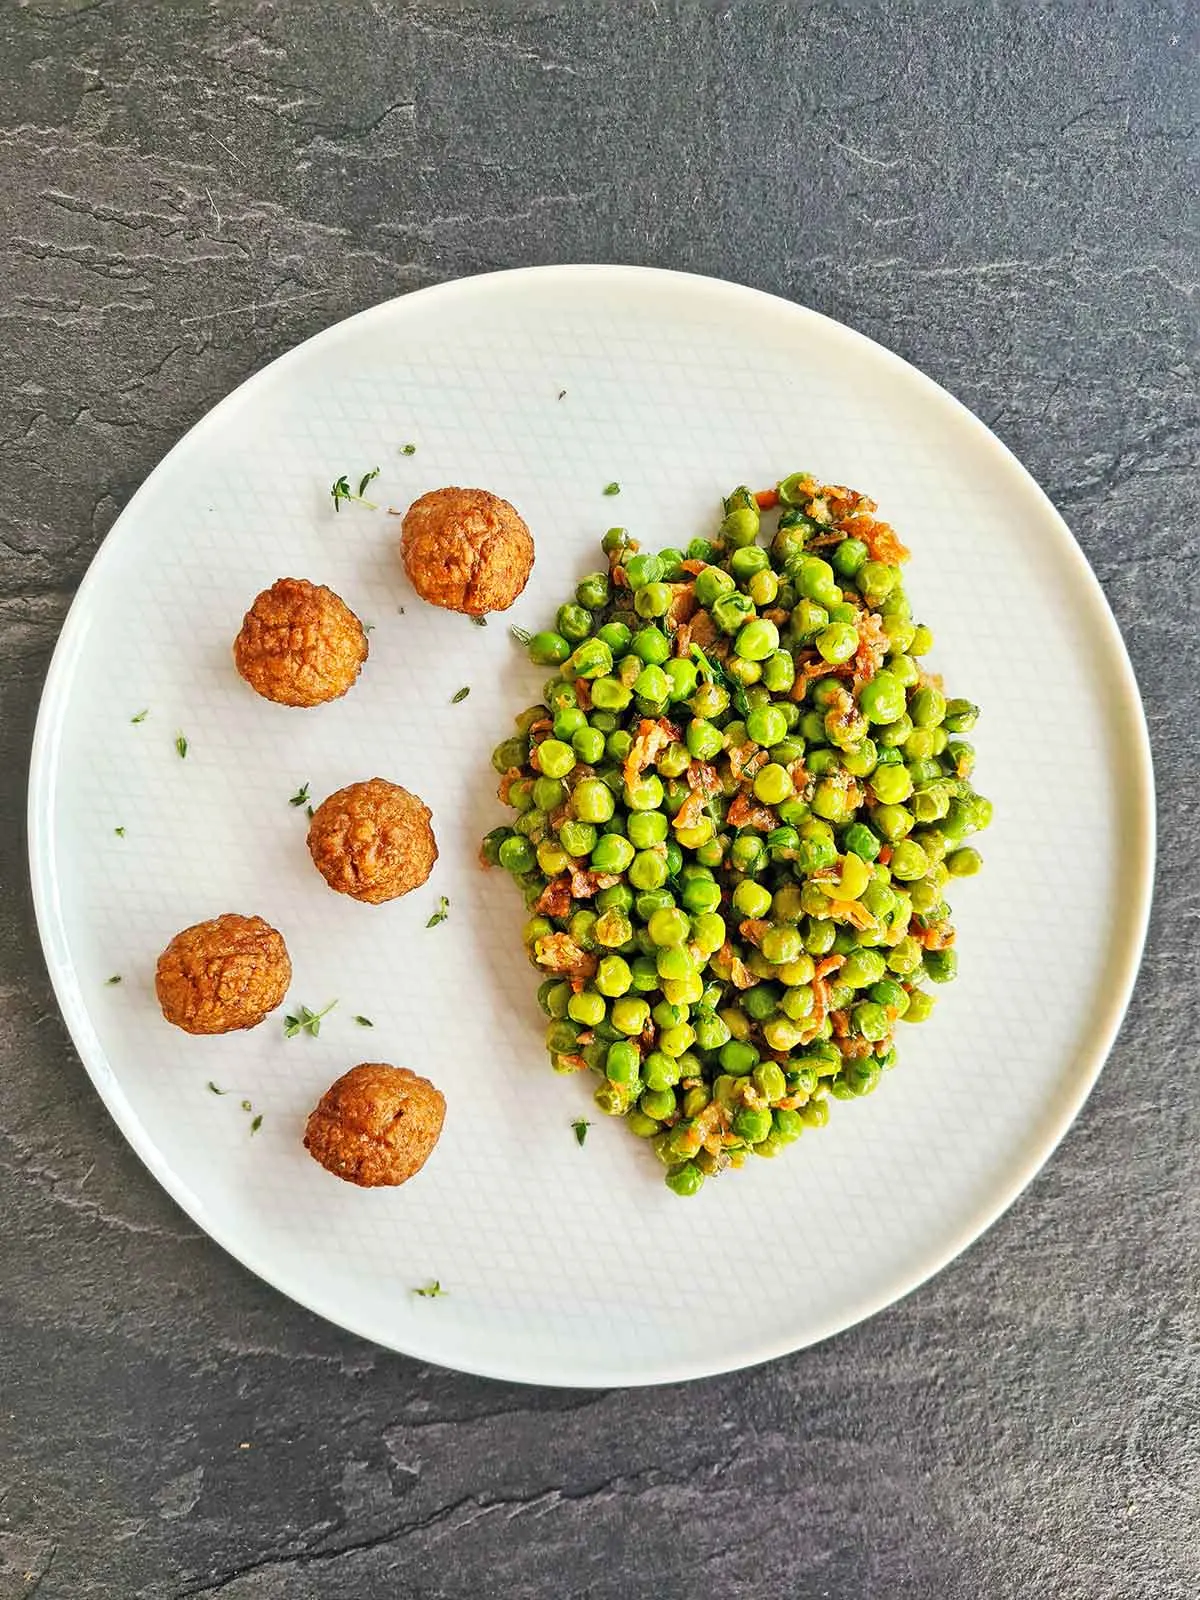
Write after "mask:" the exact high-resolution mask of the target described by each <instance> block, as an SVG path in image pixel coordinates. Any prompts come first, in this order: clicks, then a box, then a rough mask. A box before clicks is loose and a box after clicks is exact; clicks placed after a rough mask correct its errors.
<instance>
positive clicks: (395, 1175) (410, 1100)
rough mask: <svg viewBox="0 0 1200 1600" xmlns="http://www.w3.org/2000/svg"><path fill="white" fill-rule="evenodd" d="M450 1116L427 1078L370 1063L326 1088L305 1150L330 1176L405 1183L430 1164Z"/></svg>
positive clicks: (367, 1184)
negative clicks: (427, 1163)
mask: <svg viewBox="0 0 1200 1600" xmlns="http://www.w3.org/2000/svg"><path fill="white" fill-rule="evenodd" d="M445 1116H446V1101H445V1097H444V1096H443V1095H442V1092H441V1090H440V1089H436V1088H435V1087H434V1086H433V1084H432V1083H430V1082H429V1079H428V1078H418V1077H417V1075H416V1073H415V1072H410V1071H409V1070H408V1068H407V1067H390V1066H388V1065H386V1064H385V1063H384V1062H382V1061H367V1062H364V1063H363V1064H362V1065H361V1066H358V1067H351V1068H350V1070H349V1072H345V1073H343V1074H342V1076H341V1077H340V1078H339V1079H338V1080H337V1082H336V1083H335V1084H333V1085H332V1086H331V1087H330V1088H328V1089H326V1091H325V1093H324V1094H323V1095H322V1096H321V1098H320V1100H319V1101H318V1103H317V1106H316V1109H315V1110H314V1111H313V1112H312V1114H311V1115H310V1117H309V1119H308V1126H307V1127H306V1128H305V1130H304V1148H305V1149H306V1150H307V1151H308V1152H309V1154H310V1155H311V1156H312V1157H313V1159H314V1160H315V1161H319V1162H320V1163H321V1165H322V1166H323V1167H324V1168H325V1170H326V1172H332V1173H333V1174H334V1176H335V1177H338V1178H345V1180H346V1182H347V1183H357V1184H360V1185H361V1186H362V1187H363V1188H364V1189H373V1188H377V1187H378V1186H379V1185H381V1184H396V1183H406V1182H407V1181H408V1179H409V1178H411V1177H412V1175H413V1173H414V1172H419V1171H420V1170H421V1168H422V1167H423V1166H424V1165H425V1163H426V1161H428V1160H429V1157H430V1154H431V1152H432V1150H433V1147H434V1145H435V1144H436V1143H437V1142H438V1135H439V1134H440V1133H441V1131H442V1122H443V1120H444V1119H445Z"/></svg>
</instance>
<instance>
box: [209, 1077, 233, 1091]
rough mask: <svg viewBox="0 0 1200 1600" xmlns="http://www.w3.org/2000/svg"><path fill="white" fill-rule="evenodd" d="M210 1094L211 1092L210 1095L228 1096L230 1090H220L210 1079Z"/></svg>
mask: <svg viewBox="0 0 1200 1600" xmlns="http://www.w3.org/2000/svg"><path fill="white" fill-rule="evenodd" d="M208 1092H209V1094H228V1093H229V1090H228V1089H218V1088H217V1086H216V1084H215V1083H214V1082H213V1081H212V1079H211V1078H210V1079H209V1080H208Z"/></svg>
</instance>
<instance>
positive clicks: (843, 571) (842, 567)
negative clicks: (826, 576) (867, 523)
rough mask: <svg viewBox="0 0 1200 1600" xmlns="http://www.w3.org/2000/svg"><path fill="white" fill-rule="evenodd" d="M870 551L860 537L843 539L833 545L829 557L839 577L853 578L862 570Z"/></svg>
mask: <svg viewBox="0 0 1200 1600" xmlns="http://www.w3.org/2000/svg"><path fill="white" fill-rule="evenodd" d="M870 553H871V552H870V551H869V550H868V549H867V546H866V545H865V544H864V543H863V541H862V540H861V539H843V540H842V542H841V544H839V545H835V546H834V548H833V553H832V554H831V556H830V558H829V559H830V562H831V564H832V566H833V570H834V571H835V572H836V573H837V575H838V577H839V578H853V577H856V576H857V575H858V573H859V572H860V571H861V570H862V567H863V564H864V562H865V561H866V560H867V558H868V556H869V555H870Z"/></svg>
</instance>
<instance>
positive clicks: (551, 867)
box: [537, 839, 571, 878]
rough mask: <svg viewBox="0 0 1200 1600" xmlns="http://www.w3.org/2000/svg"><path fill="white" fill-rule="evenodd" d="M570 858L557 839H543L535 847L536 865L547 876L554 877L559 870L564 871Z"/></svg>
mask: <svg viewBox="0 0 1200 1600" xmlns="http://www.w3.org/2000/svg"><path fill="white" fill-rule="evenodd" d="M570 860H571V858H570V856H569V855H568V854H567V852H566V851H565V850H564V849H562V847H561V846H560V845H559V844H558V842H557V840H554V839H543V840H542V842H541V844H539V845H538V847H537V864H538V867H539V869H540V870H541V871H542V872H544V873H545V874H546V876H547V877H548V878H556V877H557V876H558V874H559V873H560V872H565V871H566V870H567V866H568V865H569V863H570Z"/></svg>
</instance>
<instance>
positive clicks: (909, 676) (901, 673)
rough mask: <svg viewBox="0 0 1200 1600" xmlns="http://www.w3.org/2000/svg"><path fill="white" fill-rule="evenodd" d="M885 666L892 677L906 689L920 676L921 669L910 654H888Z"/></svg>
mask: <svg viewBox="0 0 1200 1600" xmlns="http://www.w3.org/2000/svg"><path fill="white" fill-rule="evenodd" d="M887 666H888V671H889V672H890V673H891V675H892V677H893V678H895V679H896V681H897V683H902V684H903V685H904V687H905V688H906V689H911V688H912V686H913V685H914V684H915V683H916V681H917V679H918V678H919V677H920V676H921V669H920V667H918V665H917V663H916V662H915V661H914V660H913V658H912V657H911V656H905V655H897V656H889V657H888V664H887Z"/></svg>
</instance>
